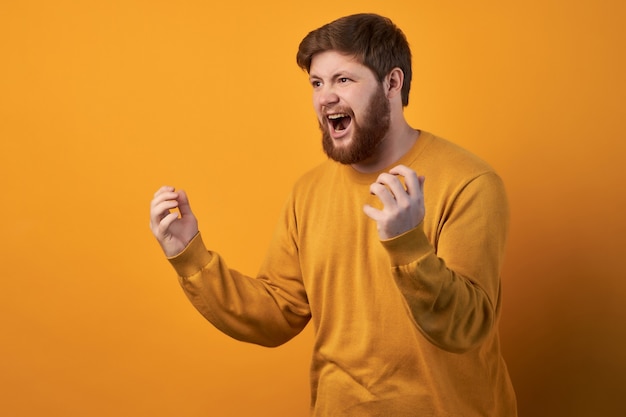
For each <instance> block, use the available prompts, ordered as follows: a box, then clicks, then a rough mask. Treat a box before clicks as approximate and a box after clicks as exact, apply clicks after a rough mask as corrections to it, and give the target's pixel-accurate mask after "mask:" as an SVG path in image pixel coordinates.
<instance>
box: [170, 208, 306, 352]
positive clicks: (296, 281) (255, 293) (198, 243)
mask: <svg viewBox="0 0 626 417" xmlns="http://www.w3.org/2000/svg"><path fill="white" fill-rule="evenodd" d="M285 220H286V219H283V221H282V222H281V223H280V224H279V226H278V227H277V229H276V232H275V234H274V238H273V240H272V244H271V247H270V250H269V252H268V253H269V254H272V256H271V257H268V258H270V259H272V260H273V262H272V264H271V266H272V267H276V268H274V269H271V268H269V269H268V268H267V267H266V266H264V268H262V270H261V272H260V273H259V275H258V276H257V277H249V276H246V275H243V274H241V273H240V272H238V271H236V270H233V269H230V268H229V267H228V266H227V265H226V263H225V262H224V260H223V259H222V257H221V256H220V255H218V254H217V253H215V252H211V251H207V249H206V248H205V245H204V243H203V241H202V236H201V235H200V234H198V235H197V236H196V237H195V238H194V239H193V240H192V241H191V242H190V243H189V245H188V246H187V248H186V249H185V250H184V251H183V252H182V253H181V254H179V255H177V256H176V257H173V258H170V259H169V261H170V263H171V264H172V266H173V267H174V269H175V270H176V272H177V273H178V276H179V282H180V285H181V287H182V288H183V291H184V292H185V294H186V295H187V297H188V298H189V300H190V301H191V303H192V304H193V305H194V307H195V308H196V309H197V310H198V311H199V312H200V313H201V314H202V315H203V316H204V317H205V318H206V319H207V320H208V321H209V322H211V323H212V324H213V325H214V326H215V327H216V328H218V329H219V330H221V331H222V332H224V333H226V334H227V335H229V336H231V337H233V338H235V339H237V340H241V341H245V342H249V343H255V344H259V345H263V346H278V345H280V344H282V343H285V342H287V341H288V340H290V339H291V338H293V337H294V336H296V335H297V334H298V333H299V332H300V331H301V330H302V329H303V328H304V327H305V326H306V324H307V323H308V321H309V319H310V317H311V315H310V309H309V306H308V302H307V297H306V293H305V290H304V286H303V284H302V280H301V278H300V274H299V266H298V265H299V264H298V261H297V249H296V248H295V247H294V246H293V245H290V244H289V243H290V241H291V239H290V238H289V230H288V225H287V224H286V221H285ZM267 263H268V262H267V261H266V264H267Z"/></svg>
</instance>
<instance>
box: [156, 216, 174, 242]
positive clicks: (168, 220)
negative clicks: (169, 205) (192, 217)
mask: <svg viewBox="0 0 626 417" xmlns="http://www.w3.org/2000/svg"><path fill="white" fill-rule="evenodd" d="M176 220H178V213H170V214H168V215H167V216H165V217H164V218H163V219H162V220H161V221H160V222H159V225H158V227H157V231H158V234H159V236H161V237H162V236H165V235H167V234H168V231H169V228H170V226H171V225H172V223H174V222H175V221H176Z"/></svg>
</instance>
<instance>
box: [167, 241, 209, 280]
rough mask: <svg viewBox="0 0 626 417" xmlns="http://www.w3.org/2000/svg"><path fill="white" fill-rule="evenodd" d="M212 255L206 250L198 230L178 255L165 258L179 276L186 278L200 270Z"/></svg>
mask: <svg viewBox="0 0 626 417" xmlns="http://www.w3.org/2000/svg"><path fill="white" fill-rule="evenodd" d="M212 258H213V255H211V253H210V252H209V251H207V249H206V247H205V246H204V242H203V241H202V236H201V235H200V232H198V234H196V235H195V236H194V238H193V239H191V241H190V242H189V244H188V245H187V247H186V248H185V249H184V250H183V251H182V252H181V253H179V254H178V255H175V256H172V257H170V258H167V260H168V261H170V263H171V264H172V266H173V267H174V269H175V270H176V273H177V274H178V276H179V277H182V278H187V277H190V276H192V275H195V274H197V273H198V272H200V271H201V270H202V269H203V268H204V267H205V266H206V265H208V263H209V262H211V259H212Z"/></svg>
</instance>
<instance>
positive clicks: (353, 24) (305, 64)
mask: <svg viewBox="0 0 626 417" xmlns="http://www.w3.org/2000/svg"><path fill="white" fill-rule="evenodd" d="M331 50H332V51H338V52H341V53H345V54H349V55H353V56H354V57H355V58H356V59H358V60H359V61H360V62H361V63H362V64H363V65H365V66H366V67H368V68H369V69H371V70H372V71H373V72H374V74H376V77H378V81H379V82H382V80H383V79H384V78H385V76H386V75H387V74H389V72H391V70H392V69H394V68H396V67H397V68H400V69H401V70H402V71H403V72H404V84H403V85H402V105H403V106H406V105H408V104H409V90H410V89H411V76H412V71H411V49H410V48H409V43H408V42H407V40H406V37H405V36H404V33H402V31H401V30H400V29H399V28H398V27H397V26H396V25H395V24H394V23H393V22H392V21H391V20H390V19H388V18H386V17H383V16H379V15H377V14H372V13H361V14H354V15H351V16H346V17H342V18H339V19H337V20H335V21H333V22H331V23H328V24H326V25H324V26H322V27H320V28H318V29H315V30H314V31H312V32H310V33H309V34H308V35H306V36H305V37H304V39H302V42H300V46H299V48H298V54H297V55H296V62H297V63H298V66H299V67H300V68H302V69H303V70H305V71H306V72H309V71H310V69H311V61H312V59H313V55H315V54H317V53H319V52H325V51H331Z"/></svg>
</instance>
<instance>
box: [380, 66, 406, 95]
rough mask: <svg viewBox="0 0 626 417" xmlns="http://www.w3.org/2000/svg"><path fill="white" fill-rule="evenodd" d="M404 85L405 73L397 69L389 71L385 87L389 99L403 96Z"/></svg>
mask: <svg viewBox="0 0 626 417" xmlns="http://www.w3.org/2000/svg"><path fill="white" fill-rule="evenodd" d="M403 84H404V72H403V71H402V70H401V69H400V68H398V67H396V68H394V69H392V70H391V71H389V74H387V76H386V77H385V87H386V88H387V91H386V93H387V98H392V97H395V96H400V95H401V94H402V85H403Z"/></svg>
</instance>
